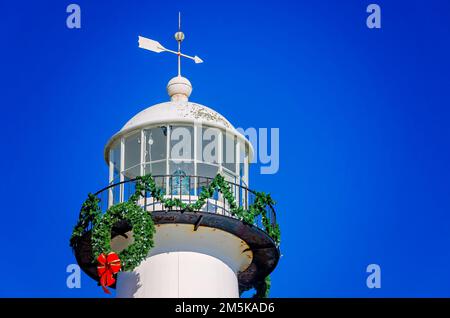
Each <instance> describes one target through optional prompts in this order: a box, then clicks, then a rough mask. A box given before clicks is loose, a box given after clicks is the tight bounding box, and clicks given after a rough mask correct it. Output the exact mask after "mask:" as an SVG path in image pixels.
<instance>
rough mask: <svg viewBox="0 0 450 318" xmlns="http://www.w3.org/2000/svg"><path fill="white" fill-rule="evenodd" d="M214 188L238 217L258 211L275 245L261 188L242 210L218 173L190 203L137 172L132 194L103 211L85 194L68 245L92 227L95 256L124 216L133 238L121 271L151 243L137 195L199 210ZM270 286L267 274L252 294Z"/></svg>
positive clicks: (276, 232)
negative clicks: (85, 197) (172, 195)
mask: <svg viewBox="0 0 450 318" xmlns="http://www.w3.org/2000/svg"><path fill="white" fill-rule="evenodd" d="M215 191H218V192H220V193H221V194H222V195H223V197H224V198H225V200H226V201H227V202H228V204H229V206H230V212H231V214H232V215H233V216H235V217H236V218H238V219H239V220H241V221H243V222H245V223H247V224H250V225H253V223H254V221H255V218H256V217H258V216H259V215H261V218H262V224H263V226H264V229H265V231H266V232H267V234H268V235H269V236H270V237H271V238H272V239H273V240H274V242H275V243H276V244H277V245H279V244H280V239H281V234H280V228H279V226H278V224H272V223H271V222H270V219H269V218H268V217H267V211H266V208H267V206H271V205H274V204H275V201H274V200H273V199H272V198H271V196H270V194H265V193H264V192H255V200H254V202H253V204H251V205H250V206H249V207H248V210H245V209H244V208H243V207H241V206H238V205H237V204H236V201H235V198H234V195H233V193H232V191H231V188H230V186H229V184H228V183H227V182H226V181H225V178H224V177H223V176H222V175H220V174H218V175H217V176H216V177H215V178H214V179H213V180H212V182H211V183H210V184H209V186H207V187H203V188H202V191H201V192H200V194H199V196H198V200H197V201H196V202H194V203H190V204H188V203H184V202H182V201H181V200H180V199H177V198H175V199H171V198H166V197H165V195H164V191H163V190H162V189H160V188H158V187H157V186H156V183H155V181H154V179H153V177H152V176H151V175H145V176H140V177H137V178H136V188H135V192H134V194H133V195H132V196H131V197H130V199H129V200H128V201H127V202H122V203H119V204H116V205H114V206H112V207H110V208H109V209H108V210H107V211H106V213H105V214H104V215H102V213H101V209H100V207H99V202H100V199H98V198H97V197H96V196H95V195H93V194H89V195H88V198H87V200H86V201H85V202H84V203H83V205H82V207H81V211H80V216H79V220H78V222H77V225H76V226H75V228H74V230H73V232H72V236H71V238H70V246H71V247H72V248H74V247H75V246H76V244H77V241H78V238H80V237H81V236H83V235H84V234H85V233H87V232H88V231H89V230H90V229H92V251H93V257H94V259H96V258H97V257H98V255H100V254H101V253H106V254H107V253H109V252H110V251H111V229H112V227H113V226H114V225H115V224H116V223H117V222H118V221H121V220H127V221H129V222H130V223H131V226H132V229H133V237H134V242H133V243H132V244H131V245H129V246H128V247H127V248H126V249H124V250H123V251H122V252H120V253H119V258H120V259H121V261H122V268H123V270H125V271H131V270H133V269H134V268H135V267H136V266H138V265H139V264H140V263H141V262H142V260H144V259H145V258H146V257H147V255H148V252H149V251H150V249H151V248H152V247H153V245H154V243H153V235H154V232H155V226H154V223H153V220H152V218H151V216H150V214H149V213H147V212H146V211H145V210H144V209H143V208H142V207H140V206H139V205H138V204H137V201H138V200H139V198H141V197H143V196H145V193H146V192H149V193H150V194H151V196H152V197H153V198H154V199H155V201H159V202H161V203H162V204H163V205H164V206H165V207H166V208H167V209H169V210H170V209H172V208H174V207H178V208H180V209H182V210H183V211H190V212H194V211H199V210H201V208H202V207H203V206H204V205H205V204H206V202H207V200H208V199H210V198H212V197H213V195H214V193H215ZM269 289H270V277H269V276H267V277H266V278H265V280H264V281H262V282H258V283H257V284H255V290H256V293H255V295H254V296H253V297H256V298H259V297H267V296H268V293H269Z"/></svg>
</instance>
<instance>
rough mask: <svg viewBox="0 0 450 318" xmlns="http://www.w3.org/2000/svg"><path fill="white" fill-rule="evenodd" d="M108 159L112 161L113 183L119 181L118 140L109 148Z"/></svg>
mask: <svg viewBox="0 0 450 318" xmlns="http://www.w3.org/2000/svg"><path fill="white" fill-rule="evenodd" d="M110 156H111V157H110V160H111V161H112V164H113V167H114V170H113V174H114V175H113V176H112V179H113V183H114V182H118V181H119V171H120V142H116V144H115V145H114V146H113V148H112V149H111V154H110Z"/></svg>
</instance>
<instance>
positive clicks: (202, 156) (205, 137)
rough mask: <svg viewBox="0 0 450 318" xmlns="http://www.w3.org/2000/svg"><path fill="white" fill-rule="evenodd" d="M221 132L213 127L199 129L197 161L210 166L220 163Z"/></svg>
mask: <svg viewBox="0 0 450 318" xmlns="http://www.w3.org/2000/svg"><path fill="white" fill-rule="evenodd" d="M219 136H220V130H219V129H217V128H212V127H202V128H201V129H198V140H197V160H198V161H203V162H205V163H209V164H217V163H218V162H219V159H218V156H219Z"/></svg>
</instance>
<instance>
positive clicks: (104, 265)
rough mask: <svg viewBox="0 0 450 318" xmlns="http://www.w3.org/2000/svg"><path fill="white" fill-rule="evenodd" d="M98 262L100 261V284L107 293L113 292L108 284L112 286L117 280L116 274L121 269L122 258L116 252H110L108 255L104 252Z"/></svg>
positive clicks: (98, 270)
mask: <svg viewBox="0 0 450 318" xmlns="http://www.w3.org/2000/svg"><path fill="white" fill-rule="evenodd" d="M97 262H98V263H99V265H98V266H97V273H98V276H99V277H100V285H101V286H102V288H103V291H104V292H105V293H107V294H111V292H110V291H109V290H108V288H106V286H111V285H112V284H114V283H115V282H116V279H115V278H114V274H116V273H117V272H119V271H120V258H119V256H118V255H117V254H116V253H114V252H110V253H109V254H108V256H106V255H105V254H103V253H102V254H100V255H99V256H98V258H97Z"/></svg>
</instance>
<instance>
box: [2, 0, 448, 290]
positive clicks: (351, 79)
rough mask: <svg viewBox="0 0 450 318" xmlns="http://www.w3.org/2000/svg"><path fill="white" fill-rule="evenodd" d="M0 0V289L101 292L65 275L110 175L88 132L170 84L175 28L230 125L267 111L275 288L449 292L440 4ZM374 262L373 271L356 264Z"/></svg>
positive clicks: (98, 131)
mask: <svg viewBox="0 0 450 318" xmlns="http://www.w3.org/2000/svg"><path fill="white" fill-rule="evenodd" d="M372 2H375V3H378V4H379V5H380V6H381V9H382V28H381V29H379V30H370V29H368V28H367V27H366V24H365V20H366V17H367V13H366V10H365V9H366V6H367V5H368V4H369V3H371V2H369V1H356V0H354V1H330V0H329V1H286V0H279V1H271V2H269V1H264V2H261V1H221V2H216V1H214V2H213V1H126V2H124V1H95V2H93V1H81V0H80V1H76V3H78V4H79V5H80V6H81V10H82V28H81V29H80V30H70V29H68V28H66V26H65V20H66V17H67V14H66V12H65V9H66V6H67V5H68V4H69V3H70V2H68V1H58V2H56V1H36V2H33V3H30V2H25V1H20V2H19V1H16V2H15V3H12V2H8V3H6V2H5V1H3V2H1V3H0V12H1V13H2V19H1V20H0V34H1V39H2V48H1V50H0V57H1V64H0V65H1V71H0V79H1V85H0V87H1V88H0V90H1V94H0V98H1V103H0V105H1V108H2V116H0V117H1V118H0V120H1V124H2V127H3V130H4V133H3V147H2V149H3V151H2V156H1V159H0V160H1V165H2V167H3V169H2V171H3V182H2V191H1V193H2V208H1V216H2V222H3V230H2V234H3V240H4V244H3V246H2V247H3V248H2V252H1V253H2V256H1V260H2V263H3V272H4V274H3V275H2V280H1V282H0V296H16V297H47V296H58V297H104V296H105V295H104V293H103V291H102V290H101V288H99V287H97V286H96V283H95V282H93V281H92V280H90V279H89V278H88V277H87V276H83V277H82V288H81V289H68V288H67V287H66V277H67V273H66V271H65V269H66V266H67V265H68V264H70V263H74V262H75V259H74V257H73V255H72V252H71V250H70V248H69V246H68V239H69V237H70V233H71V230H72V227H73V225H74V223H75V222H76V219H77V216H78V211H79V207H80V205H81V203H82V202H83V200H84V199H85V197H86V194H87V193H88V192H93V191H96V190H98V189H100V188H102V187H103V186H105V185H106V183H107V167H106V165H105V163H104V161H103V147H104V145H105V144H106V142H107V140H108V139H109V137H111V136H112V135H113V134H114V133H115V132H116V131H117V130H119V129H120V128H121V127H122V125H123V124H124V123H125V122H126V121H127V120H128V119H129V118H131V117H132V116H133V115H134V114H136V113H137V112H139V111H140V110H142V109H144V108H146V107H148V106H150V105H152V104H156V103H158V102H161V101H166V100H167V99H168V97H167V95H166V92H165V85H166V83H167V81H168V80H169V79H170V78H171V77H172V76H174V75H176V60H175V59H174V57H171V56H168V55H166V56H162V55H160V56H158V55H156V54H153V53H151V52H146V51H144V50H140V49H138V47H137V36H138V35H139V34H141V35H144V36H147V37H151V38H154V39H158V40H159V41H161V42H162V43H163V44H165V45H167V46H168V47H172V46H173V47H174V46H175V45H176V43H175V41H174V40H173V33H174V32H175V31H176V29H177V12H178V11H179V10H181V11H182V13H183V31H184V32H185V33H186V40H185V42H184V43H183V47H184V50H185V51H186V52H187V53H192V54H197V55H199V56H200V57H201V58H203V59H204V60H205V63H204V64H201V65H195V64H194V63H184V66H183V70H184V72H183V73H184V74H185V75H186V76H187V77H188V78H189V79H190V80H191V82H192V84H193V86H194V91H193V94H192V96H191V100H193V101H196V102H199V103H201V104H205V105H208V106H210V107H212V108H214V109H215V110H217V111H218V112H220V113H222V114H223V115H224V116H226V117H227V118H228V119H229V120H230V121H231V122H232V123H233V124H235V125H236V126H240V127H256V128H259V127H268V128H270V127H278V128H280V170H279V172H278V173H277V174H275V175H260V174H259V173H258V172H259V169H258V167H257V166H254V167H252V172H251V181H250V182H251V184H250V186H251V188H254V189H257V190H261V191H266V192H270V193H271V194H272V196H273V197H274V198H275V199H276V201H277V212H278V219H279V222H280V226H281V230H282V240H283V242H282V246H281V247H282V253H283V255H284V256H283V257H282V259H281V261H280V263H279V266H278V267H277V269H276V271H275V272H274V273H273V275H272V286H273V287H272V291H271V295H272V296H274V297H348V296H353V297H399V296H401V297H417V296H423V297H430V296H447V297H449V296H450V271H449V268H450V249H449V245H450V235H449V229H450V215H449V211H450V186H449V183H450V181H449V180H450V169H449V162H450V150H449V149H450V148H449V146H450V143H449V137H450V125H449V120H450V111H449V109H448V107H449V105H450V90H449V87H450V85H449V84H450V80H449V71H450V62H449V56H450V43H449V39H450V19H449V15H450V4H449V2H448V1H445V0H435V1H424V0H423V1H418V0H417V1H379V0H378V1H372ZM371 263H377V264H380V266H381V270H382V287H381V289H368V288H367V287H366V283H365V281H366V275H367V274H366V272H365V268H366V266H367V265H368V264H371Z"/></svg>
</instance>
